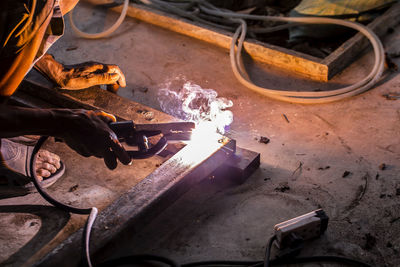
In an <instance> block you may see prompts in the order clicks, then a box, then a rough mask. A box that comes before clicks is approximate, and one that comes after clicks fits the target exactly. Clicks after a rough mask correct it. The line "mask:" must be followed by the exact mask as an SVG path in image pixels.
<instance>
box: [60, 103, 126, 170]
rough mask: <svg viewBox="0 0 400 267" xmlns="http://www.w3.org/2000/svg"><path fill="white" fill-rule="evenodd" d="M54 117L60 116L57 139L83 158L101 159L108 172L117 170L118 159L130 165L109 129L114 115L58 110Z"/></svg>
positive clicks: (124, 152)
mask: <svg viewBox="0 0 400 267" xmlns="http://www.w3.org/2000/svg"><path fill="white" fill-rule="evenodd" d="M55 114H56V116H59V117H58V118H57V119H58V121H59V123H60V127H61V128H62V132H61V133H59V134H57V136H58V137H60V138H62V139H63V140H64V141H65V142H66V143H67V145H68V146H69V147H71V148H72V149H74V150H75V151H77V152H78V153H79V154H81V155H82V156H85V157H89V156H92V155H93V156H95V157H98V158H104V162H105V164H106V166H107V167H108V168H109V169H111V170H113V169H115V168H116V167H117V158H118V160H119V161H120V162H121V163H123V164H125V165H128V164H130V163H131V159H130V157H129V155H128V153H127V152H126V151H125V149H124V148H123V146H122V145H121V143H120V142H119V141H118V138H117V136H116V135H115V133H114V132H113V131H112V130H111V129H110V128H109V126H108V125H109V123H110V122H115V121H116V119H115V117H114V116H113V115H111V114H108V113H105V112H103V111H88V110H58V111H57V112H55ZM61 125H62V126H61Z"/></svg>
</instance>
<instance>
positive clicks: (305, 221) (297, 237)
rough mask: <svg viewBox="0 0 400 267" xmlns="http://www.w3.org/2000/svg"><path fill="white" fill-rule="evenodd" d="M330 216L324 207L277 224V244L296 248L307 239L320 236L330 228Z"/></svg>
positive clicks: (284, 247) (281, 246)
mask: <svg viewBox="0 0 400 267" xmlns="http://www.w3.org/2000/svg"><path fill="white" fill-rule="evenodd" d="M328 220H329V218H328V216H327V215H326V213H325V212H324V211H323V210H322V209H318V210H315V211H312V212H310V213H307V214H304V215H301V216H299V217H296V218H293V219H290V220H288V221H285V222H281V223H279V224H277V225H275V227H274V229H275V235H276V242H275V244H276V246H277V247H278V248H279V249H280V250H282V249H286V248H294V247H297V246H298V245H299V243H302V242H303V241H305V240H308V239H312V238H316V237H319V236H320V235H322V234H323V233H324V232H325V230H326V229H327V228H328Z"/></svg>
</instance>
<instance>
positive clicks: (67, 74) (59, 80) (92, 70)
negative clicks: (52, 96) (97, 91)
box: [35, 54, 126, 92]
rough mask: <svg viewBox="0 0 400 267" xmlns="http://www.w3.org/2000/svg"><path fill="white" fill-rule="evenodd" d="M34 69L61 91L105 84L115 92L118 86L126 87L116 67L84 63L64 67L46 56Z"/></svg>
mask: <svg viewBox="0 0 400 267" xmlns="http://www.w3.org/2000/svg"><path fill="white" fill-rule="evenodd" d="M35 68H36V69H38V70H39V71H40V72H42V73H44V74H45V75H46V76H48V78H49V79H51V80H52V81H53V82H55V83H56V84H57V85H58V86H59V87H60V88H62V89H69V90H79V89H84V88H88V87H91V86H94V85H101V84H107V85H110V86H109V87H107V88H108V89H109V90H110V91H113V92H116V91H117V90H118V86H122V87H125V86H126V81H125V76H124V74H123V73H122V71H121V70H120V69H119V67H118V66H117V65H107V64H101V63H97V62H85V63H81V64H76V65H69V66H66V65H62V64H60V63H59V62H57V61H56V60H55V59H54V57H53V56H52V55H50V54H46V55H44V56H43V57H42V58H41V59H40V60H39V61H38V62H37V63H36V64H35Z"/></svg>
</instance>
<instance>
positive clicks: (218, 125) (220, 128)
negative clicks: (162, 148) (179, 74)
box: [158, 82, 233, 134]
mask: <svg viewBox="0 0 400 267" xmlns="http://www.w3.org/2000/svg"><path fill="white" fill-rule="evenodd" d="M171 87H172V86H171V82H169V83H167V84H166V85H165V88H161V89H160V90H159V91H158V101H159V103H160V107H161V109H162V110H163V111H164V112H165V113H168V114H170V115H173V116H175V117H177V118H180V119H182V120H185V121H193V122H196V123H198V124H200V123H203V122H206V123H207V124H211V125H212V127H213V128H214V129H215V131H217V132H219V133H220V134H224V133H225V130H226V128H227V127H228V126H229V125H230V124H231V123H232V121H233V114H232V112H231V111H230V110H226V109H227V108H230V107H232V106H233V102H232V101H230V100H228V99H226V98H223V97H218V93H217V92H216V91H214V90H212V89H203V88H201V87H200V86H199V85H197V84H193V83H191V82H185V83H184V84H183V86H180V87H178V88H175V89H172V88H171Z"/></svg>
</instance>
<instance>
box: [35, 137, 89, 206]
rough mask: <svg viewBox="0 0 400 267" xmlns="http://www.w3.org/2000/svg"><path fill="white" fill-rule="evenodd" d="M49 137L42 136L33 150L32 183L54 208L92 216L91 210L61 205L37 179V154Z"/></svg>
mask: <svg viewBox="0 0 400 267" xmlns="http://www.w3.org/2000/svg"><path fill="white" fill-rule="evenodd" d="M47 138H48V136H41V137H40V138H39V140H38V142H37V143H36V145H35V146H34V148H33V151H32V155H31V160H30V165H29V169H30V171H31V178H32V182H33V184H34V185H35V187H36V190H37V191H38V192H39V194H40V195H41V196H42V197H43V198H44V199H45V200H47V202H49V203H50V204H52V205H53V206H55V207H57V208H60V209H62V210H65V211H67V212H71V213H76V214H90V212H91V210H92V209H91V208H87V209H84V208H75V207H72V206H69V205H67V204H64V203H61V202H59V201H57V200H55V199H54V198H53V197H51V196H50V195H49V194H47V193H46V192H45V191H44V190H43V188H42V186H41V185H40V181H39V179H38V177H37V174H36V171H35V168H34V166H35V165H36V154H37V153H38V152H39V150H40V148H41V147H42V146H43V144H44V142H46V140H47Z"/></svg>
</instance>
